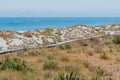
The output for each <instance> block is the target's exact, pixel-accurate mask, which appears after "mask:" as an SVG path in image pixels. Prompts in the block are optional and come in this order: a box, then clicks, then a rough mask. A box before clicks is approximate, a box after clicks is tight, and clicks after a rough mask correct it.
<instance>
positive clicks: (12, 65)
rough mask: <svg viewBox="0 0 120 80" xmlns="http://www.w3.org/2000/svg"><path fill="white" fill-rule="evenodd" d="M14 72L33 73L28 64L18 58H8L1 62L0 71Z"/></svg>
mask: <svg viewBox="0 0 120 80" xmlns="http://www.w3.org/2000/svg"><path fill="white" fill-rule="evenodd" d="M8 69H9V70H13V71H23V72H27V71H31V70H32V69H31V68H30V67H29V66H28V64H27V63H26V62H25V61H24V60H23V61H21V60H20V59H17V58H13V59H12V58H9V57H6V58H5V59H4V60H3V61H0V70H8Z"/></svg>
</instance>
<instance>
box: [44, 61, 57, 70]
mask: <svg viewBox="0 0 120 80" xmlns="http://www.w3.org/2000/svg"><path fill="white" fill-rule="evenodd" d="M43 69H44V70H56V69H58V66H57V63H56V62H54V61H45V62H44V63H43Z"/></svg>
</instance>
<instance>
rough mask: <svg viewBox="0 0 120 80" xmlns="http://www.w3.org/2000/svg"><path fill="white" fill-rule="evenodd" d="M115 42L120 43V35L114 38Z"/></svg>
mask: <svg viewBox="0 0 120 80" xmlns="http://www.w3.org/2000/svg"><path fill="white" fill-rule="evenodd" d="M113 43H114V44H120V35H118V36H115V37H114V38H113Z"/></svg>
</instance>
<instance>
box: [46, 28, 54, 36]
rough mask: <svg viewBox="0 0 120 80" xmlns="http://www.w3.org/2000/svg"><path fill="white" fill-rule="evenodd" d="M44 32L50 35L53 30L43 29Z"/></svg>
mask: <svg viewBox="0 0 120 80" xmlns="http://www.w3.org/2000/svg"><path fill="white" fill-rule="evenodd" d="M45 32H46V33H47V34H48V35H52V32H53V29H51V28H45Z"/></svg>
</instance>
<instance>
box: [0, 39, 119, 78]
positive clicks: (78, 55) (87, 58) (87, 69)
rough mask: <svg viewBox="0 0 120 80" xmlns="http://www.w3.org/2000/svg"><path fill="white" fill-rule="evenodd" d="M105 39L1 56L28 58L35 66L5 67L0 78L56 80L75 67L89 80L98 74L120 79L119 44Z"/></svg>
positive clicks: (102, 76) (31, 64)
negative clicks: (25, 70)
mask: <svg viewBox="0 0 120 80" xmlns="http://www.w3.org/2000/svg"><path fill="white" fill-rule="evenodd" d="M109 39H112V38H109ZM105 41H106V38H100V39H91V40H86V41H80V42H74V43H69V44H66V45H62V46H58V47H53V48H47V49H31V50H25V51H20V52H14V53H11V54H4V55H1V56H0V60H3V59H4V58H5V57H6V56H9V57H12V58H19V59H21V60H24V61H26V62H27V63H28V64H29V65H30V67H31V66H32V69H33V72H30V71H28V72H27V73H24V72H21V71H16V70H15V71H14V72H13V71H12V70H10V69H9V70H2V71H1V72H0V79H1V80H54V78H56V77H58V75H59V74H60V73H63V72H65V73H66V74H69V72H70V71H72V70H77V71H80V72H81V73H82V74H83V75H84V76H85V77H86V79H85V80H95V78H96V77H97V78H98V79H97V80H101V79H103V78H108V77H112V78H115V79H119V77H120V76H119V74H120V64H119V63H120V59H119V56H120V54H119V53H120V51H119V46H118V45H115V44H113V43H111V44H107V45H106V44H105ZM111 50H112V52H111ZM103 53H105V55H104V54H103ZM101 54H102V55H101ZM107 58H109V59H107ZM0 65H1V64H0ZM97 74H98V75H97Z"/></svg>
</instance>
